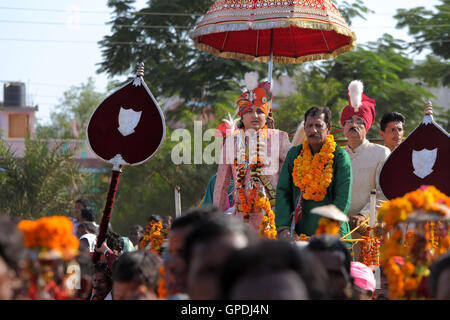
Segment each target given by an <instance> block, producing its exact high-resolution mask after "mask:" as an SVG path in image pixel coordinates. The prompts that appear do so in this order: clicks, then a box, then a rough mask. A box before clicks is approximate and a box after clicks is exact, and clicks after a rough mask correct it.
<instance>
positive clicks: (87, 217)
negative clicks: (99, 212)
mask: <svg viewBox="0 0 450 320" xmlns="http://www.w3.org/2000/svg"><path fill="white" fill-rule="evenodd" d="M80 221H81V222H95V212H94V211H93V210H92V209H91V208H82V209H81V219H80Z"/></svg>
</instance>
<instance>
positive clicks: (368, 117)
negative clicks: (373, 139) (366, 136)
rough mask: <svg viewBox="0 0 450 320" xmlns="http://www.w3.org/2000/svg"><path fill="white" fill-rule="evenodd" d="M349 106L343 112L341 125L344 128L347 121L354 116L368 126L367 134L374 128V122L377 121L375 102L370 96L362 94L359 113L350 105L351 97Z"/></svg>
mask: <svg viewBox="0 0 450 320" xmlns="http://www.w3.org/2000/svg"><path fill="white" fill-rule="evenodd" d="M348 100H349V104H348V105H347V106H346V107H345V108H344V110H342V113H341V124H342V126H344V125H345V120H348V119H350V118H351V117H353V115H357V116H358V117H360V118H361V119H363V120H364V124H365V126H366V132H367V131H369V129H370V127H371V126H372V124H373V122H374V121H375V106H376V104H375V100H374V99H370V98H369V97H368V96H366V95H365V94H364V93H363V94H362V99H361V105H360V106H359V108H358V112H355V109H354V108H353V106H352V105H351V103H350V97H349V99H348Z"/></svg>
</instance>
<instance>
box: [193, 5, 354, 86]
mask: <svg viewBox="0 0 450 320" xmlns="http://www.w3.org/2000/svg"><path fill="white" fill-rule="evenodd" d="M191 38H192V39H193V40H194V43H195V46H196V47H197V48H199V49H200V50H205V51H208V52H211V53H212V54H214V55H217V56H219V57H223V58H232V59H241V60H248V61H258V62H269V72H268V80H269V81H271V77H272V64H273V62H275V63H290V64H296V63H302V62H305V61H313V60H319V59H329V58H335V57H336V56H338V55H339V54H341V53H344V52H347V51H351V50H353V49H354V48H355V40H356V37H355V34H354V33H353V32H352V31H351V30H350V28H349V27H348V25H347V23H346V22H345V21H344V19H343V18H342V16H341V14H340V13H339V10H338V9H337V8H336V7H335V6H334V4H332V3H331V1H330V0H301V1H296V0H217V1H215V2H214V4H213V5H212V6H211V8H210V9H209V10H208V12H207V13H206V14H205V15H204V16H203V18H202V20H201V21H200V23H199V24H198V25H197V27H196V28H195V29H194V31H193V32H192V33H191Z"/></svg>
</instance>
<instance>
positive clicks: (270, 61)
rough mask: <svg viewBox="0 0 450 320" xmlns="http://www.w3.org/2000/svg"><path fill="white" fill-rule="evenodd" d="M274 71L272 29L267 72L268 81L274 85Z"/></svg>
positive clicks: (271, 30)
mask: <svg viewBox="0 0 450 320" xmlns="http://www.w3.org/2000/svg"><path fill="white" fill-rule="evenodd" d="M272 69H273V29H270V56H269V70H268V72H267V81H268V82H269V83H270V85H272Z"/></svg>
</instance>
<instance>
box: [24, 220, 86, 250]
mask: <svg viewBox="0 0 450 320" xmlns="http://www.w3.org/2000/svg"><path fill="white" fill-rule="evenodd" d="M17 227H18V228H19V230H21V231H22V233H23V236H24V244H25V246H26V247H27V248H31V249H38V250H40V251H41V252H42V253H44V252H48V251H54V252H55V253H58V254H61V255H62V256H63V257H64V256H72V255H74V254H76V252H77V250H78V245H79V242H78V239H77V238H76V237H75V236H74V234H73V224H72V221H70V219H69V218H68V217H64V216H52V217H44V218H40V219H38V220H35V221H32V220H22V221H20V222H19V223H18V225H17Z"/></svg>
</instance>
